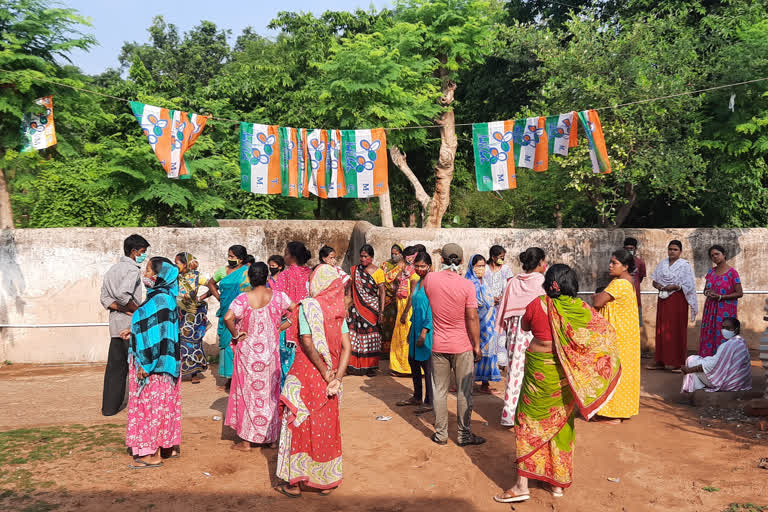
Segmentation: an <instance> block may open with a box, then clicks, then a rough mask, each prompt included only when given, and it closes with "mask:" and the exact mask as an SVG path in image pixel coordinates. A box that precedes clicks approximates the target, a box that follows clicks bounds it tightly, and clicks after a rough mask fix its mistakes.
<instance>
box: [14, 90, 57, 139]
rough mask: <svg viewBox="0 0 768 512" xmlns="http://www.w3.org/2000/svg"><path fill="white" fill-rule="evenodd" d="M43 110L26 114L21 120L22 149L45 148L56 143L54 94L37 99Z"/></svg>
mask: <svg viewBox="0 0 768 512" xmlns="http://www.w3.org/2000/svg"><path fill="white" fill-rule="evenodd" d="M35 104H36V105H40V106H41V107H43V108H44V110H43V112H42V113H40V114H38V115H35V114H26V115H25V116H24V118H23V119H22V120H21V139H22V140H21V151H22V152H25V151H32V150H35V149H45V148H48V147H51V146H55V145H56V128H55V127H54V125H53V96H44V97H42V98H39V99H36V100H35Z"/></svg>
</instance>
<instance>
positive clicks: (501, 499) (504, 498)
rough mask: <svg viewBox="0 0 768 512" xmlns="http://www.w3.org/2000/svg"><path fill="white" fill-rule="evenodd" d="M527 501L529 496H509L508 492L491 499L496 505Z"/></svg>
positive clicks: (512, 494)
mask: <svg viewBox="0 0 768 512" xmlns="http://www.w3.org/2000/svg"><path fill="white" fill-rule="evenodd" d="M529 499H531V495H530V494H514V493H511V494H510V493H508V492H504V493H502V494H497V495H496V496H494V497H493V501H495V502H496V503H520V502H521V501H527V500H529Z"/></svg>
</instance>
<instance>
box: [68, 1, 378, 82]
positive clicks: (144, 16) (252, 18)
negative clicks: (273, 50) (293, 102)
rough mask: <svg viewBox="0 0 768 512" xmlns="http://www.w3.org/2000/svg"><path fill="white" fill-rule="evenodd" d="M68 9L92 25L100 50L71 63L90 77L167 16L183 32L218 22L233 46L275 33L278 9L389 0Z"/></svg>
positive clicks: (83, 4)
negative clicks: (251, 32) (244, 35)
mask: <svg viewBox="0 0 768 512" xmlns="http://www.w3.org/2000/svg"><path fill="white" fill-rule="evenodd" d="M62 3H63V4H64V5H66V6H67V7H71V8H74V9H77V10H78V11H79V13H80V14H81V15H82V16H86V17H89V18H91V23H92V26H91V27H86V28H85V30H83V32H85V33H88V34H92V35H94V36H95V37H96V41H97V42H98V46H95V47H93V48H92V49H91V50H90V51H89V52H87V53H86V52H81V51H77V52H73V53H72V56H71V58H72V61H73V63H74V64H75V65H76V66H79V67H80V68H81V69H82V70H83V71H84V72H85V73H87V74H97V73H101V72H102V71H104V70H106V69H107V68H109V67H113V68H117V67H118V66H119V65H120V64H119V63H118V61H117V57H118V55H120V49H121V48H122V46H123V43H124V42H125V41H136V42H138V43H145V42H147V41H148V38H149V34H148V33H147V28H148V27H149V26H150V24H151V23H152V18H154V17H155V16H157V15H162V16H163V17H164V18H165V21H166V23H173V24H174V25H176V26H177V27H178V29H179V33H180V34H181V33H183V32H186V31H188V30H189V29H191V28H192V27H194V26H195V25H197V24H198V23H199V22H200V21H201V20H208V21H212V22H214V23H215V24H216V25H217V27H218V28H220V29H230V30H232V36H231V39H230V44H232V43H234V40H235V38H236V37H237V36H238V35H239V34H240V33H241V32H242V30H243V29H244V28H245V27H247V26H251V27H253V28H254V29H255V31H256V32H257V33H259V34H263V35H275V33H274V32H273V31H270V30H268V29H267V28H266V27H267V24H268V23H269V22H270V20H272V19H273V18H274V17H275V15H276V14H277V12H278V11H296V12H298V11H304V12H312V13H314V14H320V13H322V12H323V11H328V10H334V11H351V10H354V9H356V8H358V7H359V8H362V9H366V10H367V9H369V8H370V7H371V6H373V7H375V8H382V7H387V6H389V5H391V1H389V0H329V1H326V2H322V3H321V2H317V1H312V0H274V1H269V2H268V1H264V0H251V1H246V0H218V1H215V0H214V1H210V0H209V1H202V0H186V1H185V2H180V1H176V2H169V1H167V0H165V1H163V0H159V1H158V0H154V1H150V0H127V1H126V0H62Z"/></svg>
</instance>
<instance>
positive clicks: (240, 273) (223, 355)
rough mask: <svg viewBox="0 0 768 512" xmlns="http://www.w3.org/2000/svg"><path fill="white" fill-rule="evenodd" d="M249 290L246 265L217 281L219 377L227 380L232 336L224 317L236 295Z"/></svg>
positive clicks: (230, 370)
mask: <svg viewBox="0 0 768 512" xmlns="http://www.w3.org/2000/svg"><path fill="white" fill-rule="evenodd" d="M250 289H251V282H250V281H249V280H248V265H243V266H242V267H240V268H239V269H237V270H235V271H233V272H232V273H230V274H229V275H227V276H224V277H223V278H222V279H221V281H219V297H220V298H219V310H218V311H217V312H216V316H217V317H219V326H218V328H217V330H216V332H217V333H218V335H219V375H221V376H222V377H224V378H227V379H229V378H231V377H232V368H233V365H234V353H233V352H232V346H231V344H230V342H231V341H232V334H230V332H229V329H227V326H226V324H224V315H226V314H227V311H229V306H230V305H231V304H232V301H233V300H235V299H236V298H237V296H238V295H240V294H241V293H243V292H247V291H249V290H250Z"/></svg>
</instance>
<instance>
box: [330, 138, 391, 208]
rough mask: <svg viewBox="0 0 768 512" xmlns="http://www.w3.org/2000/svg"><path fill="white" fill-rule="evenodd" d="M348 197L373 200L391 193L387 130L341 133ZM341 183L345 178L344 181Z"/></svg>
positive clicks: (343, 168) (343, 169) (342, 168)
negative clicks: (388, 192)
mask: <svg viewBox="0 0 768 512" xmlns="http://www.w3.org/2000/svg"><path fill="white" fill-rule="evenodd" d="M340 163H341V165H340V168H341V170H342V171H343V180H344V181H343V184H344V186H345V189H346V193H345V194H344V197H350V198H362V197H373V196H378V195H381V194H384V193H386V192H387V191H388V190H389V185H388V170H387V134H386V131H385V130H384V128H374V129H371V130H341V155H340ZM340 179H341V178H340Z"/></svg>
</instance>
